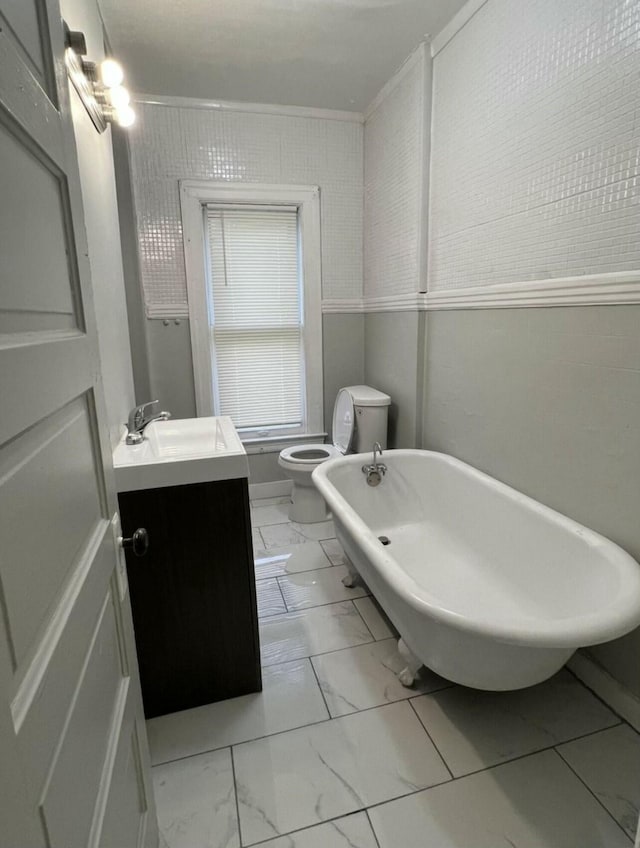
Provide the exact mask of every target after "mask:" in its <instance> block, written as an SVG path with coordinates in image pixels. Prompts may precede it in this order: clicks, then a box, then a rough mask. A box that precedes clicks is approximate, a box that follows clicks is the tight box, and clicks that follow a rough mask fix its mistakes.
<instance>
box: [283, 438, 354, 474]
mask: <svg viewBox="0 0 640 848" xmlns="http://www.w3.org/2000/svg"><path fill="white" fill-rule="evenodd" d="M305 454H306V456H305ZM337 456H342V454H341V453H340V451H339V450H338V449H337V448H335V447H334V446H333V445H324V444H311V445H293V446H292V447H290V448H285V449H284V450H283V451H281V452H280V464H281V465H283V466H284V467H286V465H285V464H291V465H294V466H295V467H296V468H300V469H302V468H304V467H305V466H306V467H308V466H311V467H312V468H315V466H316V465H319V463H321V462H325V461H326V460H328V459H335V458H336V457H337Z"/></svg>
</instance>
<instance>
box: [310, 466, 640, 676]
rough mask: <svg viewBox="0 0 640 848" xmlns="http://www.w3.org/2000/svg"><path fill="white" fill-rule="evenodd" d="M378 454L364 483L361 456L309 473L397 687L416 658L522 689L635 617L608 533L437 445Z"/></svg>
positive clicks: (638, 604) (628, 578) (635, 574)
mask: <svg viewBox="0 0 640 848" xmlns="http://www.w3.org/2000/svg"><path fill="white" fill-rule="evenodd" d="M381 461H382V462H384V463H385V465H386V467H387V472H386V475H384V477H383V478H382V482H381V483H380V484H379V485H377V486H371V485H368V484H367V477H366V474H364V473H363V470H362V466H363V464H368V463H371V455H370V454H356V455H352V456H348V457H344V458H339V459H335V460H330V461H329V462H326V463H323V464H322V465H321V466H320V467H319V468H317V469H316V470H315V471H314V472H313V479H314V482H315V483H316V485H317V487H318V489H319V490H320V492H321V493H322V495H323V497H324V498H325V499H326V501H327V503H328V505H329V507H330V509H331V511H332V512H333V518H334V522H335V525H336V534H337V537H338V539H339V541H340V542H341V544H342V546H343V547H344V549H345V551H346V553H347V555H348V557H349V559H350V560H351V563H352V566H353V571H352V574H351V578H352V579H355V577H356V576H357V573H359V574H360V576H361V577H362V578H363V579H364V581H365V582H366V583H367V585H368V586H369V588H370V590H371V592H372V593H373V594H374V596H375V597H376V598H377V600H378V601H379V602H380V604H381V606H382V607H383V608H384V610H385V612H386V613H387V615H388V616H389V618H390V619H391V621H392V622H393V624H394V625H395V627H396V628H397V629H398V632H399V633H400V636H401V640H400V643H399V648H400V652H401V653H402V654H403V656H404V657H405V659H406V663H407V667H406V668H405V669H404V670H403V672H402V673H401V675H400V679H401V680H402V682H403V683H405V685H411V683H412V682H413V677H414V675H415V674H416V673H417V670H418V668H419V667H420V665H422V664H423V663H424V664H425V665H426V666H428V667H429V668H430V669H432V670H433V671H435V672H437V673H438V674H441V675H442V676H443V677H446V678H448V679H449V680H452V681H455V682H457V683H461V684H463V685H465V686H472V687H475V688H478V689H493V690H503V689H519V688H522V687H524V686H531V685H533V684H534V683H539V682H540V681H542V680H545V679H546V678H548V677H550V676H551V675H552V674H554V673H555V672H556V671H558V669H560V668H561V666H563V665H564V663H565V662H566V661H567V660H568V659H569V657H570V656H571V655H572V654H573V652H574V651H575V650H576V649H577V648H578V647H581V646H586V645H594V644H597V643H600V642H606V641H608V640H610V639H615V638H617V637H618V636H622V635H624V634H625V633H627V632H629V631H630V630H633V628H634V627H636V626H637V625H639V624H640V566H639V565H638V563H637V562H636V561H635V560H634V559H632V558H631V557H630V556H629V555H628V554H627V553H625V551H623V550H622V549H621V548H620V547H618V546H617V545H615V544H614V543H613V542H611V541H609V540H608V539H605V538H604V537H603V536H600V535H599V534H598V533H594V532H593V531H591V530H588V529H587V528H586V527H583V526H582V525H580V524H577V523H576V522H575V521H572V520H571V519H569V518H567V517H566V516H564V515H561V514H560V513H558V512H556V511H555V510H553V509H549V508H548V507H546V506H543V505H542V504H541V503H538V502H537V501H535V500H533V499H532V498H529V497H527V496H526V495H523V494H521V493H520V492H518V491H516V490H515V489H512V488H511V487H510V486H506V485H504V484H503V483H500V482H499V481H498V480H495V479H494V478H493V477H489V476H488V475H487V474H483V473H482V472H480V471H478V470H476V469H475V468H472V467H471V466H470V465H467V464H466V463H464V462H461V461H459V460H457V459H454V458H453V457H450V456H447V455H445V454H441V453H434V452H432V451H420V450H393V451H385V453H384V456H383V457H382V458H381ZM380 537H386V538H387V539H388V543H387V544H384V543H383V542H382V541H380ZM345 582H347V583H348V582H349V579H348V578H346V580H345Z"/></svg>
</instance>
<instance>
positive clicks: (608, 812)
mask: <svg viewBox="0 0 640 848" xmlns="http://www.w3.org/2000/svg"><path fill="white" fill-rule="evenodd" d="M562 744H564V743H562ZM553 750H554V751H555V753H556V754H557V755H558V756H559V757H560V759H561V761H562V762H563V763H564V764H565V765H566V766H567V768H568V769H569V770H570V771H571V772H572V773H573V774H574V775H575V776H576V777H577V778H578V780H579V781H580V783H581V784H582V785H583V786H584V787H585V789H586V790H587V791H588V792H589V794H590V795H592V796H593V797H594V798H595V799H596V801H597V802H598V804H599V805H600V806H601V807H602V809H603V810H604V811H605V813H606V814H607V815H608V816H609V818H611V819H613V821H614V822H615V823H616V824H617V825H618V827H619V828H620V830H621V831H622V832H623V833H624V835H625V836H626V837H627V839H628V840H629V844H632V843H633V837H630V836H629V834H628V833H627V831H626V830H625V829H624V827H623V826H622V825H621V824H620V822H619V821H618V819H617V818H616V817H615V816H614V815H613V813H612V812H611V810H608V809H607V808H606V807H605V805H604V804H603V803H602V801H601V800H600V798H599V797H598V795H597V794H596V793H595V792H594V790H593V789H592V788H591V787H590V786H589V784H588V783H587V782H586V780H583V779H582V777H581V776H580V775H579V774H578V772H577V771H576V770H575V769H574V768H573V766H572V765H571V763H570V762H568V760H566V759H565V757H563V756H562V754H561V753H560V751H559V750H558V749H557V748H553Z"/></svg>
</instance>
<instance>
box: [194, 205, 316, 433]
mask: <svg viewBox="0 0 640 848" xmlns="http://www.w3.org/2000/svg"><path fill="white" fill-rule="evenodd" d="M206 226H207V236H208V253H209V294H210V298H209V303H210V307H211V309H210V326H211V340H212V356H213V373H214V375H215V376H214V383H215V385H214V396H215V401H216V413H217V414H218V415H230V416H231V418H232V419H233V422H234V424H235V425H236V427H238V429H242V430H248V429H268V428H277V427H291V428H295V427H302V426H303V424H304V353H303V340H302V333H303V326H302V314H303V310H302V291H301V280H300V262H299V249H298V214H297V210H296V209H295V208H285V209H280V208H275V209H274V208H270V209H237V208H236V209H219V208H218V209H216V208H211V207H209V208H207V209H206Z"/></svg>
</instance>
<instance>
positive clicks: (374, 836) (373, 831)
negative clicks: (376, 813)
mask: <svg viewBox="0 0 640 848" xmlns="http://www.w3.org/2000/svg"><path fill="white" fill-rule="evenodd" d="M421 791H423V790H421ZM369 809H370V808H369V807H367V809H366V810H365V811H364V814H365V816H366V817H367V821H368V822H369V827H370V828H371V833H373V838H374V839H375V841H376V845H377V846H378V848H380V842H379V841H378V834H377V833H376V829H375V827H374V826H373V822H372V821H371V816H370V815H369Z"/></svg>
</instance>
